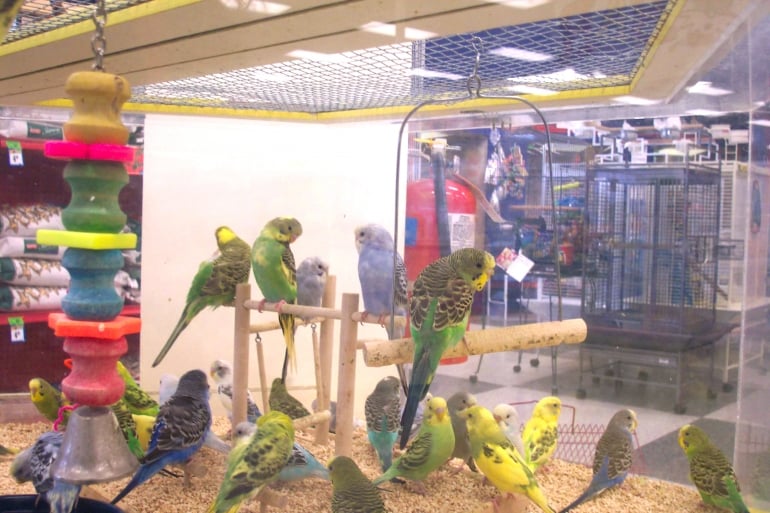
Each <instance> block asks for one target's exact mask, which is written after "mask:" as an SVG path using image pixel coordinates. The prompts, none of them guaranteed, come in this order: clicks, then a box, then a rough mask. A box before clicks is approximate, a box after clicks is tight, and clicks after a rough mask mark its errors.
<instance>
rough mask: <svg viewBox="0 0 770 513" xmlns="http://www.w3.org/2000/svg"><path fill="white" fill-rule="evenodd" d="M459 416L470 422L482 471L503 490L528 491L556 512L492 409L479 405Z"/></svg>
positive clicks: (475, 455) (470, 434)
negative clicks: (501, 427)
mask: <svg viewBox="0 0 770 513" xmlns="http://www.w3.org/2000/svg"><path fill="white" fill-rule="evenodd" d="M460 416H461V417H463V418H465V422H466V424H467V426H468V437H469V438H470V441H471V451H473V459H474V461H475V462H476V466H478V468H479V470H480V471H481V473H482V474H484V476H485V477H486V478H487V479H488V480H489V481H490V482H491V483H492V484H493V485H495V486H496V487H497V489H498V490H500V491H501V492H503V493H518V494H522V495H526V496H527V497H528V498H529V500H531V501H532V502H534V503H535V504H536V505H537V506H538V507H539V508H540V509H541V510H543V511H545V512H546V513H555V511H554V509H553V508H551V506H549V505H548V499H546V497H545V495H544V494H543V491H542V490H541V489H540V486H539V485H538V484H537V479H536V478H535V474H534V473H533V472H532V471H531V470H530V469H529V467H528V466H527V464H526V463H525V462H524V459H523V458H522V457H521V455H519V453H518V452H516V449H515V448H514V447H513V444H512V443H511V442H510V441H509V440H508V438H507V437H506V436H505V433H503V431H502V430H501V429H500V426H499V425H498V424H497V422H495V418H494V416H493V415H492V412H491V411H489V410H488V409H486V408H484V407H483V406H480V405H476V406H471V407H470V408H468V409H466V410H463V411H462V412H460Z"/></svg>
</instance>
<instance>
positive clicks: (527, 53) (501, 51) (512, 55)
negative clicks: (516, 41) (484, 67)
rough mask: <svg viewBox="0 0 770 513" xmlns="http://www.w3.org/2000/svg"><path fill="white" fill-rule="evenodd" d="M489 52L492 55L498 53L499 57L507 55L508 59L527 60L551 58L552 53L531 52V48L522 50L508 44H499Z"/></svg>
mask: <svg viewBox="0 0 770 513" xmlns="http://www.w3.org/2000/svg"><path fill="white" fill-rule="evenodd" d="M489 53H491V54H493V55H499V56H500V57H508V58H509V59H516V60H519V61H529V62H543V61H550V60H551V59H553V55H548V54H546V53H540V52H533V51H531V50H523V49H521V48H511V47H509V46H501V47H500V48H495V49H494V50H490V51H489Z"/></svg>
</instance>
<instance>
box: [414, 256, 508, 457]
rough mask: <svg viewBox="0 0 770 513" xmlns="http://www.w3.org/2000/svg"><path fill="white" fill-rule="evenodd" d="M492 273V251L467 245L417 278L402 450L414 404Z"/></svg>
mask: <svg viewBox="0 0 770 513" xmlns="http://www.w3.org/2000/svg"><path fill="white" fill-rule="evenodd" d="M494 271H495V259H494V257H492V255H490V254H489V253H487V252H486V251H481V250H478V249H474V248H465V249H460V250H457V251H455V252H454V253H452V254H451V255H449V256H445V257H441V258H439V259H438V260H436V261H435V262H433V263H431V264H429V265H428V266H427V267H426V268H425V269H423V270H422V272H420V275H419V276H418V277H417V280H416V281H415V283H414V290H413V293H412V300H411V302H410V304H409V314H410V321H409V323H410V328H411V334H412V338H413V339H414V364H413V366H412V378H411V381H410V382H409V392H408V393H407V397H406V406H405V407H404V413H403V415H402V417H401V442H400V447H401V448H402V449H403V448H404V447H405V446H406V442H407V440H409V433H410V431H411V429H412V424H413V423H414V417H415V414H416V413H417V406H418V404H419V403H420V401H422V400H423V399H424V398H425V396H426V394H427V393H428V388H429V387H430V384H431V382H432V381H433V377H434V376H435V375H436V369H437V368H438V365H439V360H441V357H442V355H443V354H444V351H446V350H447V349H449V348H451V347H454V346H455V345H456V344H457V343H458V342H460V340H462V338H463V336H464V335H465V329H466V327H467V326H468V318H469V317H470V313H471V306H472V305H473V295H474V294H475V293H476V292H479V291H481V290H483V289H484V285H486V283H487V280H489V277H490V276H491V275H492V273H494Z"/></svg>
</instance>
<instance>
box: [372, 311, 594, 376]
mask: <svg viewBox="0 0 770 513" xmlns="http://www.w3.org/2000/svg"><path fill="white" fill-rule="evenodd" d="M587 334H588V328H587V326H586V323H585V321H584V320H583V319H568V320H566V321H556V322H543V323H539V324H522V325H518V326H508V327H506V328H491V329H486V330H476V331H469V332H467V333H466V334H465V343H463V342H460V343H459V344H457V345H456V346H455V347H454V348H452V349H450V350H448V351H447V352H446V353H444V357H445V358H448V357H455V356H464V355H476V354H485V353H494V352H502V351H519V350H527V349H534V348H538V347H549V346H556V345H559V344H579V343H580V342H583V341H585V339H586V336H587ZM413 355H414V342H412V339H411V338H402V339H398V340H370V341H368V342H365V343H364V362H365V363H366V365H367V366H369V367H383V366H385V365H392V364H394V363H409V362H411V361H412V358H413Z"/></svg>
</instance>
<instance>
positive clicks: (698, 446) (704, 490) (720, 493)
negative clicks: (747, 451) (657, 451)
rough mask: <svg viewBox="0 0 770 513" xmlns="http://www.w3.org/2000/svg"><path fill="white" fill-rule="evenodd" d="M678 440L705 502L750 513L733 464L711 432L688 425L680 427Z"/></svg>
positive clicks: (740, 512)
mask: <svg viewBox="0 0 770 513" xmlns="http://www.w3.org/2000/svg"><path fill="white" fill-rule="evenodd" d="M678 440H679V446H680V447H681V448H682V450H683V451H684V454H685V456H687V460H688V461H689V462H690V480H691V481H692V482H693V484H694V485H695V487H696V488H697V489H698V492H699V493H700V496H701V499H703V502H704V503H705V504H708V505H711V506H716V507H718V508H721V509H724V510H727V511H731V512H732V513H749V508H747V507H746V504H745V503H744V502H743V498H742V497H741V493H740V487H739V486H738V480H737V478H736V477H735V471H734V470H733V467H732V465H731V464H730V462H729V461H728V459H727V458H726V457H725V455H724V454H723V453H722V451H720V450H719V448H718V447H717V446H716V445H714V444H713V442H712V441H711V440H710V439H709V437H708V435H707V434H706V433H705V432H704V431H703V430H702V429H700V428H699V427H697V426H694V425H692V424H687V425H685V426H682V428H681V429H679V437H678Z"/></svg>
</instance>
